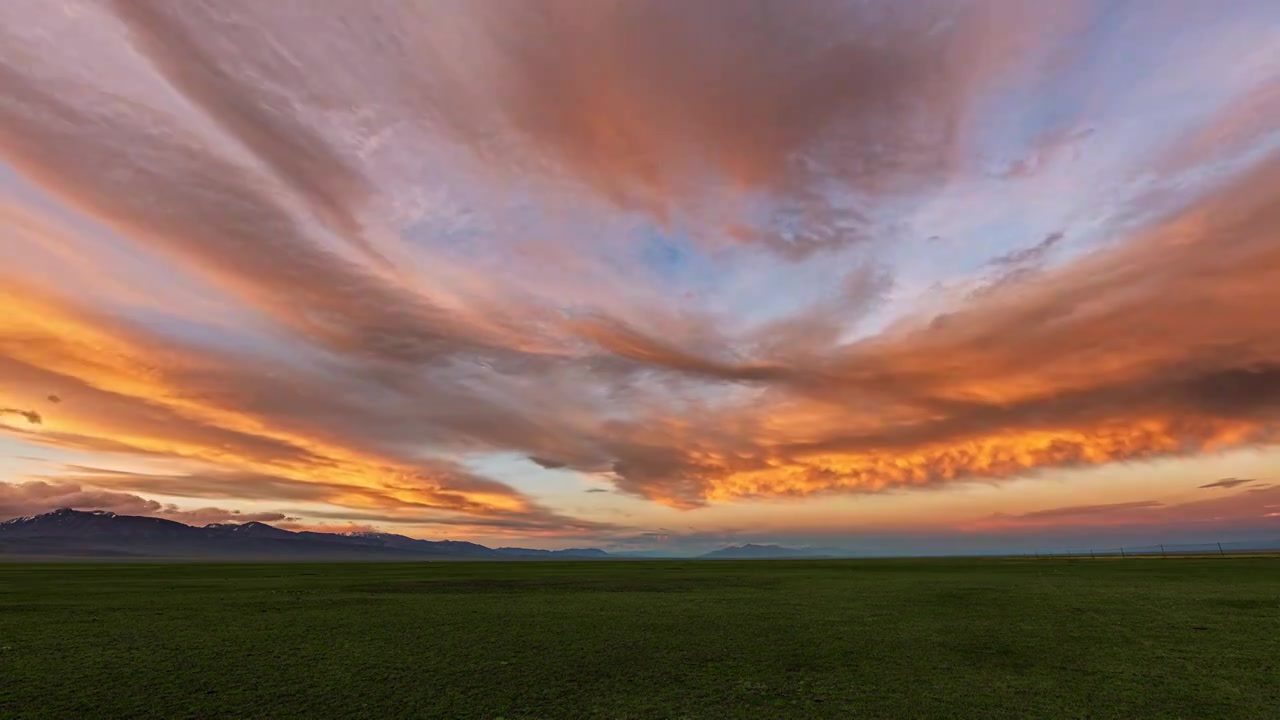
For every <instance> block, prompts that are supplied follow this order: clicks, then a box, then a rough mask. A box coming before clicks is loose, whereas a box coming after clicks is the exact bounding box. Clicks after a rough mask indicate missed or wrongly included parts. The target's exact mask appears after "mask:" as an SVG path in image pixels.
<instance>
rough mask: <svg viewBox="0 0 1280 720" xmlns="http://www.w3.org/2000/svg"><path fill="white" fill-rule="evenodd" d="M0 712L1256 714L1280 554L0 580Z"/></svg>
mask: <svg viewBox="0 0 1280 720" xmlns="http://www.w3.org/2000/svg"><path fill="white" fill-rule="evenodd" d="M0 717H2V718H6V719H14V720H17V719H25V718H68V719H69V718H458V719H462V718H483V719H485V720H494V719H496V718H505V719H506V720H516V719H527V718H617V719H632V718H635V719H639V718H645V719H647V718H1188V719H1191V718H1194V719H1197V720H1201V719H1206V718H1260V719H1261V718H1277V717H1280V559H1278V558H1240V559H1233V558H1169V559H1158V558H1151V559H1128V560H1119V559H1100V560H1088V559H1084V560H1061V559H1058V560H1048V559H1042V560H1035V559H1009V560H999V559H963V560H961V559H946V560H841V561H798V560H797V561H790V560H786V561H784V560H778V561H742V562H734V561H701V562H697V561H691V562H677V561H671V562H667V561H644V562H640V561H636V562H493V563H457V562H453V563H447V562H441V563H395V564H283V563H281V564H255V565H247V564H211V563H192V564H171V563H150V564H148V563H136V564H116V563H78V564H73V563H48V564H31V563H11V564H0Z"/></svg>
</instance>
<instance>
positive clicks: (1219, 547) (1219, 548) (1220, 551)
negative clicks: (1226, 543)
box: [1218, 543, 1227, 557]
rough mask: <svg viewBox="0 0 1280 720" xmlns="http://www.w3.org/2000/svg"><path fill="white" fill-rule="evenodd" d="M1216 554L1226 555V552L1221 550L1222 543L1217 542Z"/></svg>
mask: <svg viewBox="0 0 1280 720" xmlns="http://www.w3.org/2000/svg"><path fill="white" fill-rule="evenodd" d="M1218 554H1219V555H1221V556H1222V557H1226V556H1227V554H1226V553H1224V552H1222V543H1218Z"/></svg>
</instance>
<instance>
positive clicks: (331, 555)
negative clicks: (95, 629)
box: [0, 508, 609, 560]
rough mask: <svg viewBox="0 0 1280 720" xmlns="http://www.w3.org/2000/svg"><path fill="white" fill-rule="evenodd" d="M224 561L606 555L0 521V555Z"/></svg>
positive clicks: (81, 514) (102, 522) (120, 520)
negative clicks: (212, 559) (220, 559)
mask: <svg viewBox="0 0 1280 720" xmlns="http://www.w3.org/2000/svg"><path fill="white" fill-rule="evenodd" d="M2 555H26V556H45V557H99V558H103V557H115V558H130V557H135V558H144V557H147V558H154V557H171V558H226V559H264V560H442V559H467V560H480V559H495V560H502V559H516V560H521V559H585V558H606V557H609V553H607V552H605V551H603V550H598V549H596V548H574V549H568V550H534V549H530V548H514V547H504V548H496V549H495V548H490V547H486V546H484V545H478V544H476V543H470V542H459V541H455V540H418V539H416V538H411V537H406V536H404V535H396V534H393V533H381V532H350V533H323V532H310V531H299V532H295V531H292V530H285V529H283V528H278V527H273V526H271V525H267V524H266V523H260V522H247V523H214V524H210V525H205V526H203V527H195V526H192V525H185V524H183V523H180V522H175V521H173V520H164V519H162V518H153V517H140V516H136V515H117V514H115V513H113V512H106V511H103V510H92V511H83V510H72V509H69V508H62V509H60V510H54V511H53V512H48V513H44V514H43V515H33V516H30V517H20V518H14V519H12V520H6V521H5V522H0V556H2Z"/></svg>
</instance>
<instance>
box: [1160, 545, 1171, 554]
mask: <svg viewBox="0 0 1280 720" xmlns="http://www.w3.org/2000/svg"><path fill="white" fill-rule="evenodd" d="M1160 557H1169V556H1168V555H1165V554H1164V546H1163V545H1161V546H1160Z"/></svg>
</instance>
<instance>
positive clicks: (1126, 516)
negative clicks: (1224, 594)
mask: <svg viewBox="0 0 1280 720" xmlns="http://www.w3.org/2000/svg"><path fill="white" fill-rule="evenodd" d="M1278 504H1280V488H1275V487H1268V488H1254V489H1251V490H1245V491H1243V492H1236V493H1231V494H1224V495H1220V496H1217V497H1214V498H1213V499H1211V500H1195V501H1191V502H1183V503H1172V504H1166V503H1162V502H1157V501H1154V500H1141V501H1134V502H1123V503H1113V504H1108V505H1081V506H1074V507H1061V508H1050V509H1047V510H1036V511H1033V512H1028V513H1021V514H1016V515H1010V514H1004V513H996V514H994V515H992V516H990V517H988V518H986V519H983V520H980V521H978V522H975V523H971V524H968V525H966V526H965V528H964V529H965V530H967V531H969V532H975V531H1011V532H1021V531H1032V532H1043V531H1047V530H1051V529H1055V528H1059V529H1064V528H1065V529H1071V528H1124V527H1131V528H1142V527H1152V526H1159V527H1162V528H1164V529H1163V530H1162V532H1165V533H1167V534H1169V535H1170V536H1172V535H1174V534H1175V533H1178V532H1184V531H1187V530H1191V529H1196V528H1212V529H1216V530H1217V531H1220V532H1232V533H1242V532H1246V531H1250V530H1257V529H1264V530H1274V529H1275V528H1276V525H1275V523H1274V521H1273V520H1272V519H1271V518H1272V517H1273V515H1271V514H1269V509H1270V508H1271V507H1273V506H1277V505H1278Z"/></svg>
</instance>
